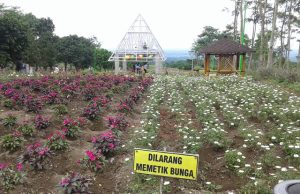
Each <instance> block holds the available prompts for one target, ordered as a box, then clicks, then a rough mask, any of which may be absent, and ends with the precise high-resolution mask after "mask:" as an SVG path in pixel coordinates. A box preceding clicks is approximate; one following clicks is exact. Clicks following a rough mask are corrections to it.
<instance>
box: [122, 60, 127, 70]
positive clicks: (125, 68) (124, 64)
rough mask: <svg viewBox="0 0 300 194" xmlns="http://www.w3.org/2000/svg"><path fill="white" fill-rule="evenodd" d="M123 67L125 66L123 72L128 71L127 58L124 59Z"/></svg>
mask: <svg viewBox="0 0 300 194" xmlns="http://www.w3.org/2000/svg"><path fill="white" fill-rule="evenodd" d="M122 67H123V69H122V70H123V73H127V61H126V59H124V60H123V63H122Z"/></svg>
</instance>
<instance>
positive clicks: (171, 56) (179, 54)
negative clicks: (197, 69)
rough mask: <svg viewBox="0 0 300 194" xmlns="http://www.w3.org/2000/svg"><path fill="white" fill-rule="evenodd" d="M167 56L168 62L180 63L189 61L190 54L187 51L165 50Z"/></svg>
mask: <svg viewBox="0 0 300 194" xmlns="http://www.w3.org/2000/svg"><path fill="white" fill-rule="evenodd" d="M164 52H165V55H166V57H167V62H168V61H179V60H186V59H189V58H190V56H189V52H188V51H187V50H165V51H164Z"/></svg>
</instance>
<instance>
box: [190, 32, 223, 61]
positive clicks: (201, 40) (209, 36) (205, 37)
mask: <svg viewBox="0 0 300 194" xmlns="http://www.w3.org/2000/svg"><path fill="white" fill-rule="evenodd" d="M219 38H220V31H219V30H218V29H217V28H214V27H212V26H205V27H204V30H203V31H202V33H201V34H199V35H198V38H197V40H196V41H195V42H194V44H193V48H192V50H193V51H195V53H196V54H197V55H198V52H199V49H201V48H202V47H205V46H207V45H208V44H210V43H212V42H213V41H216V40H218V39H219Z"/></svg>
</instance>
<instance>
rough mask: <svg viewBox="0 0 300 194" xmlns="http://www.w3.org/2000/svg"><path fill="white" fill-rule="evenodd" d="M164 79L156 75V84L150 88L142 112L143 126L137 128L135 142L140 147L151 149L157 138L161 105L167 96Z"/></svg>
mask: <svg viewBox="0 0 300 194" xmlns="http://www.w3.org/2000/svg"><path fill="white" fill-rule="evenodd" d="M164 85H165V83H164V79H162V78H160V77H156V78H155V79H154V84H153V85H151V86H150V88H149V96H148V100H147V102H145V103H144V110H143V112H142V120H141V121H140V122H141V126H142V129H137V130H135V131H134V132H135V137H134V138H135V144H136V146H138V147H140V148H148V149H151V148H152V146H153V142H154V141H155V140H156V137H157V133H158V129H159V126H160V112H159V107H160V105H161V103H162V102H163V100H164V97H165V87H164Z"/></svg>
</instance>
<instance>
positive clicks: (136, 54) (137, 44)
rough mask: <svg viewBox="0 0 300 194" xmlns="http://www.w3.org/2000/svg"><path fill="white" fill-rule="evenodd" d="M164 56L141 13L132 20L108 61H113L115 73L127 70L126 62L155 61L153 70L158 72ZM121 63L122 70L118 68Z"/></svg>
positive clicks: (164, 58)
mask: <svg viewBox="0 0 300 194" xmlns="http://www.w3.org/2000/svg"><path fill="white" fill-rule="evenodd" d="M165 60H166V57H165V55H164V52H163V50H162V48H161V46H160V45H159V43H158V41H157V40H156V38H155V37H154V35H153V33H152V32H151V30H150V28H149V26H148V24H147V23H146V21H145V20H144V18H143V17H142V16H141V15H138V17H137V18H136V19H135V20H134V22H133V24H132V25H131V26H130V28H129V30H128V32H127V33H126V34H125V36H124V38H123V39H122V40H121V42H120V44H119V46H118V47H117V49H116V50H115V52H114V53H113V54H112V55H111V56H110V58H109V61H114V62H115V74H118V73H119V72H123V73H126V72H127V62H133V63H149V62H150V63H155V72H156V73H160V72H161V69H162V61H165ZM120 63H122V70H121V69H120Z"/></svg>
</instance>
